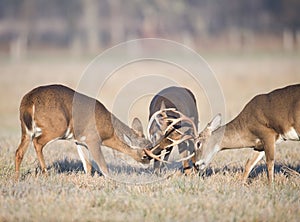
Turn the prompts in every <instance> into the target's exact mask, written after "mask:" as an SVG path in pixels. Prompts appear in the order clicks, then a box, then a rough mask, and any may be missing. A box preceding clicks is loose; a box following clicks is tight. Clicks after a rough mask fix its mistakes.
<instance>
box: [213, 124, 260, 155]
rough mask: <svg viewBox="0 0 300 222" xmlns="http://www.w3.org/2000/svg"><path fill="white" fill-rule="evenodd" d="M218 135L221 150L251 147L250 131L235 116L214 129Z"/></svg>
mask: <svg viewBox="0 0 300 222" xmlns="http://www.w3.org/2000/svg"><path fill="white" fill-rule="evenodd" d="M215 134H218V137H219V138H221V140H220V142H219V145H220V148H221V150H224V149H237V148H243V147H252V146H254V145H255V144H254V143H253V141H252V138H251V133H250V132H249V130H248V129H247V127H246V126H245V125H244V124H242V122H241V121H240V120H239V119H238V118H236V119H234V120H232V121H231V122H229V123H227V124H226V125H224V126H222V127H220V128H219V129H218V130H216V133H215Z"/></svg>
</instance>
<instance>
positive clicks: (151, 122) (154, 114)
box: [147, 108, 176, 142]
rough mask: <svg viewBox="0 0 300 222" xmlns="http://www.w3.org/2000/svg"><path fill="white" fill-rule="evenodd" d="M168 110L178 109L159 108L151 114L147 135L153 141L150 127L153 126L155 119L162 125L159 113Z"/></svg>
mask: <svg viewBox="0 0 300 222" xmlns="http://www.w3.org/2000/svg"><path fill="white" fill-rule="evenodd" d="M168 111H176V109H175V108H167V109H162V110H158V111H156V112H155V113H153V115H152V116H151V118H150V120H149V123H148V126H147V137H148V139H149V140H150V141H151V142H153V141H152V140H151V136H150V128H151V125H152V124H153V122H154V121H155V122H156V123H157V124H158V125H159V126H161V124H160V122H159V118H158V115H159V114H162V113H163V112H168Z"/></svg>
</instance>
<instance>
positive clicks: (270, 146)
mask: <svg viewBox="0 0 300 222" xmlns="http://www.w3.org/2000/svg"><path fill="white" fill-rule="evenodd" d="M264 147H265V153H266V162H267V172H268V181H269V184H270V185H271V184H272V183H273V181H274V162H275V161H274V160H275V136H269V137H267V138H266V139H264Z"/></svg>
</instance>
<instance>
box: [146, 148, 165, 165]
mask: <svg viewBox="0 0 300 222" xmlns="http://www.w3.org/2000/svg"><path fill="white" fill-rule="evenodd" d="M144 152H145V153H146V154H147V155H148V156H150V157H152V158H153V159H155V160H158V161H160V162H163V163H170V162H169V161H166V160H162V159H161V158H160V157H161V156H162V155H164V154H160V155H155V154H154V153H153V150H148V149H144Z"/></svg>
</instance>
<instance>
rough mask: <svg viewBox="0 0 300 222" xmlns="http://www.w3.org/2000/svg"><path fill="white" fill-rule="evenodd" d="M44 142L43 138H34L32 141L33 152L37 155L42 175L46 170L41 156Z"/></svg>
mask: <svg viewBox="0 0 300 222" xmlns="http://www.w3.org/2000/svg"><path fill="white" fill-rule="evenodd" d="M43 141H45V139H44V138H43V137H39V138H34V139H33V145H34V148H35V152H36V154H37V157H38V160H39V163H40V167H41V170H42V173H46V172H47V169H46V164H45V159H44V155H43V148H44V146H45V144H47V142H48V141H47V142H43Z"/></svg>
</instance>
